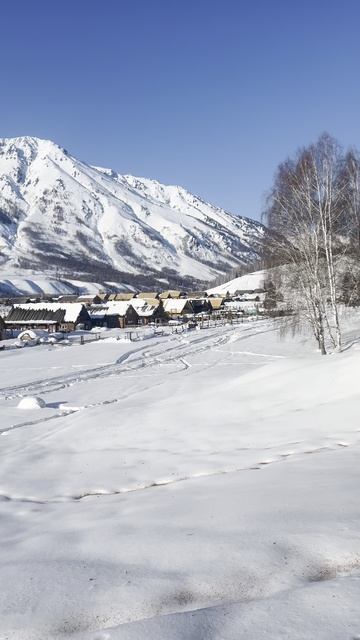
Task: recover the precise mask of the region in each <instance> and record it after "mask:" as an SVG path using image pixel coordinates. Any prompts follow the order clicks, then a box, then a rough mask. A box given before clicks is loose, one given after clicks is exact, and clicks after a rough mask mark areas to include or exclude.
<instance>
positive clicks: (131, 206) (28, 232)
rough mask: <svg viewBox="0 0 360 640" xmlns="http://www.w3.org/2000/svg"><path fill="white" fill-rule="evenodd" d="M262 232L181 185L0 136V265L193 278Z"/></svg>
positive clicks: (210, 272)
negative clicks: (98, 165) (100, 164)
mask: <svg viewBox="0 0 360 640" xmlns="http://www.w3.org/2000/svg"><path fill="white" fill-rule="evenodd" d="M264 233H265V230H264V227H263V226H262V225H261V224H260V223H259V222H256V221H254V220H250V219H248V218H242V217H239V216H236V215H233V214H231V213H228V212H227V211H224V210H223V209H221V208H218V207H215V206H213V205H211V204H208V203H206V202H204V201H203V200H202V199H201V198H199V197H197V196H194V195H192V194H191V193H189V192H188V191H186V190H185V189H183V188H181V187H175V186H165V185H162V184H160V183H159V182H157V181H155V180H149V179H145V178H135V177H133V176H128V175H119V174H118V173H116V172H115V171H112V170H110V169H103V168H100V167H92V166H89V165H87V164H86V163H84V162H81V161H79V160H77V159H76V158H74V157H73V156H71V155H70V154H69V153H68V152H67V151H66V150H65V149H62V148H60V147H59V146H58V145H56V144H55V143H53V142H51V141H49V140H40V139H38V138H32V137H21V138H12V139H0V270H3V271H4V270H9V271H14V270H16V269H21V270H24V269H25V270H27V269H34V270H36V271H43V272H46V273H50V274H51V273H54V272H56V271H58V272H60V273H61V274H63V275H65V276H68V277H69V276H73V277H74V275H76V276H80V277H84V276H86V277H88V278H90V279H97V280H98V281H104V280H110V279H111V280H117V279H121V280H122V281H128V282H133V283H135V284H139V285H146V284H149V285H150V284H153V283H155V282H156V281H158V282H162V283H164V284H165V283H167V282H169V283H170V284H172V285H174V284H176V283H178V284H180V283H182V284H185V283H187V284H189V283H192V284H195V283H196V284H198V283H200V282H202V283H203V282H208V281H211V280H213V279H214V278H215V277H216V276H217V275H219V274H220V273H223V272H226V271H228V270H230V269H231V268H233V267H234V266H236V265H237V264H247V263H249V262H250V261H251V260H252V259H254V258H256V257H257V255H258V254H259V252H260V251H261V245H262V240H263V237H264Z"/></svg>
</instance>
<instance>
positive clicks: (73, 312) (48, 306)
mask: <svg viewBox="0 0 360 640" xmlns="http://www.w3.org/2000/svg"><path fill="white" fill-rule="evenodd" d="M83 306H84V305H82V304H80V303H77V302H74V303H63V304H61V303H59V302H33V303H32V302H29V303H25V304H14V308H16V309H24V310H28V311H41V310H43V309H44V310H46V311H52V312H53V313H55V312H56V311H60V310H62V311H65V316H64V322H76V320H77V319H78V317H79V315H80V313H81V310H82V308H83Z"/></svg>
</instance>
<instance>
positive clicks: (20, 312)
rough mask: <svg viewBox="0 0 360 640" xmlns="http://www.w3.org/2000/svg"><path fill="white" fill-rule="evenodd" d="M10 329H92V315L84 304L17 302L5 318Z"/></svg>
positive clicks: (67, 331)
mask: <svg viewBox="0 0 360 640" xmlns="http://www.w3.org/2000/svg"><path fill="white" fill-rule="evenodd" d="M5 325H6V327H7V328H9V329H46V330H47V331H49V332H55V331H63V332H65V333H69V332H70V331H74V330H75V329H76V328H82V329H86V330H89V329H91V320H90V316H89V314H88V312H87V310H86V308H85V306H84V305H83V304H79V303H64V304H62V303H58V302H45V303H42V302H36V303H29V304H16V305H14V307H13V309H12V310H11V312H10V314H9V315H8V317H7V318H6V320H5Z"/></svg>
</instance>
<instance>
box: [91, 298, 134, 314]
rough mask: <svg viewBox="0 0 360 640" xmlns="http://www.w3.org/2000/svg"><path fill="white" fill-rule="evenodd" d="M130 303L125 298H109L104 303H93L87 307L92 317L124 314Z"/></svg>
mask: <svg viewBox="0 0 360 640" xmlns="http://www.w3.org/2000/svg"><path fill="white" fill-rule="evenodd" d="M131 306H132V305H131V304H130V302H128V301H127V300H109V301H108V302H106V303H104V304H94V305H92V306H91V307H90V309H88V311H89V314H90V316H91V317H92V318H96V317H104V316H114V315H116V316H125V315H126V313H127V311H128V309H129V307H131Z"/></svg>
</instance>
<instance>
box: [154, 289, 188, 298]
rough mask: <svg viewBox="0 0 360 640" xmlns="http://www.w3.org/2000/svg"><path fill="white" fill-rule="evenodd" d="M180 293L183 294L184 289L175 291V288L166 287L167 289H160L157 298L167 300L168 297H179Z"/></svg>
mask: <svg viewBox="0 0 360 640" xmlns="http://www.w3.org/2000/svg"><path fill="white" fill-rule="evenodd" d="M181 295H185V292H184V291H177V290H175V289H168V290H167V291H162V293H160V295H159V298H160V299H161V300H167V299H168V298H174V299H176V298H180V296H181Z"/></svg>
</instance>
